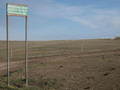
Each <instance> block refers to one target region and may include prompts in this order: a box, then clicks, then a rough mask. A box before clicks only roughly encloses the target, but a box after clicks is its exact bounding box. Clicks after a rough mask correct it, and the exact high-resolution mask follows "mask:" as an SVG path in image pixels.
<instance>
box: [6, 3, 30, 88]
mask: <svg viewBox="0 0 120 90" xmlns="http://www.w3.org/2000/svg"><path fill="white" fill-rule="evenodd" d="M9 16H22V17H24V18H25V81H26V86H28V70H27V69H28V48H27V46H28V42H27V29H28V28H27V24H28V21H27V19H28V6H27V5H22V4H9V3H7V4H6V39H7V53H6V54H7V84H8V86H9V85H10V79H9V77H10V55H9V27H8V26H9V23H8V20H9Z"/></svg>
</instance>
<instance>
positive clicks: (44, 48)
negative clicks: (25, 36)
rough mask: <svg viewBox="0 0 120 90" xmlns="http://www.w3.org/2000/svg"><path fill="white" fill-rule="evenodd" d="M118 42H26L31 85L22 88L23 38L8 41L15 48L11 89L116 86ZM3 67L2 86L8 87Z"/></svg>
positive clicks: (112, 89) (119, 78)
mask: <svg viewBox="0 0 120 90" xmlns="http://www.w3.org/2000/svg"><path fill="white" fill-rule="evenodd" d="M4 45H5V42H0V48H1V49H0V58H2V59H1V60H0V61H1V63H5V46H4ZM119 45H120V40H75V41H74V40H70V41H46V42H29V85H30V86H31V87H28V88H25V87H24V49H23V47H24V42H11V46H12V48H14V49H13V51H12V53H13V56H12V58H11V85H12V86H14V87H12V89H13V88H14V89H15V90H19V89H20V90H30V89H31V90H119V89H120V85H119V83H120V72H119V71H120V46H119ZM3 49H4V50H3ZM19 61H21V62H19ZM14 63H15V64H14ZM13 66H14V67H13ZM5 70H6V68H4V69H3V70H2V73H1V80H0V88H1V89H3V88H4V89H6V88H7V87H5V85H6V82H5V81H6V75H5ZM9 89H10V88H9ZM6 90H7V89H6Z"/></svg>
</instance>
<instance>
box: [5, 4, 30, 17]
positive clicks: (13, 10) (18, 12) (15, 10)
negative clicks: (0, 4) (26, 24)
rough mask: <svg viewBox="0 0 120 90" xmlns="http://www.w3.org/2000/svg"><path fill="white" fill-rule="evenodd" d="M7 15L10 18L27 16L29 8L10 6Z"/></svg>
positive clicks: (16, 5)
mask: <svg viewBox="0 0 120 90" xmlns="http://www.w3.org/2000/svg"><path fill="white" fill-rule="evenodd" d="M7 13H8V15H9V16H27V15H28V7H27V6H26V5H18V4H8V6H7Z"/></svg>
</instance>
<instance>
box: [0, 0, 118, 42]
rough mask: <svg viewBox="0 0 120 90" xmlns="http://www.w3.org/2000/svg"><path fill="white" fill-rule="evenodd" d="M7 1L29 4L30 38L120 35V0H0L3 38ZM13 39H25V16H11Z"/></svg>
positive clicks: (11, 35) (11, 34)
mask: <svg viewBox="0 0 120 90" xmlns="http://www.w3.org/2000/svg"><path fill="white" fill-rule="evenodd" d="M6 3H18V4H27V5H28V6H29V17H28V23H29V25H28V26H29V31H28V35H29V37H28V38H29V40H76V39H82V38H85V39H86V38H112V37H115V36H120V0H0V40H3V39H6V38H5V35H6V34H5V33H6V31H5V25H6V24H5V5H6ZM9 32H10V40H24V18H23V17H13V16H12V17H9Z"/></svg>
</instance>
